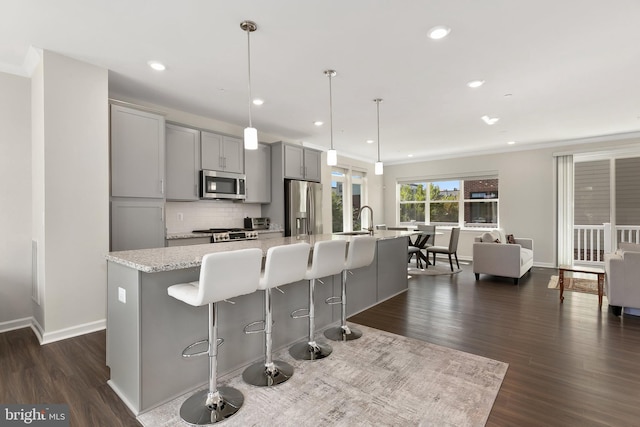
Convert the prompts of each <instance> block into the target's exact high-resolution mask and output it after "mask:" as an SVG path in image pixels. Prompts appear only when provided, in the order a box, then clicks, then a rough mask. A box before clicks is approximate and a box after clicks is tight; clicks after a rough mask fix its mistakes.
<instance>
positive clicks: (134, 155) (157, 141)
mask: <svg viewBox="0 0 640 427" xmlns="http://www.w3.org/2000/svg"><path fill="white" fill-rule="evenodd" d="M164 131H165V123H164V117H163V116H161V115H159V114H154V113H149V112H146V111H140V110H136V109H133V108H128V107H123V106H120V105H111V195H112V196H114V197H145V198H164V186H165V181H164V180H165V176H164V172H165V170H164V166H165V164H164V161H165V138H164V137H165V135H164Z"/></svg>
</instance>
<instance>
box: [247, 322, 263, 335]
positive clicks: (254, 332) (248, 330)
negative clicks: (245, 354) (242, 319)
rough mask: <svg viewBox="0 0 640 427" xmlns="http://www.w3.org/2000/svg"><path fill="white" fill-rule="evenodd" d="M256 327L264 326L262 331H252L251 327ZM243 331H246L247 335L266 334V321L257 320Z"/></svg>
mask: <svg viewBox="0 0 640 427" xmlns="http://www.w3.org/2000/svg"><path fill="white" fill-rule="evenodd" d="M255 325H262V327H261V328H260V329H250V328H251V327H253V326H255ZM243 331H244V333H245V334H259V333H261V332H264V331H265V323H264V320H257V321H255V322H251V323H249V324H247V325H245V327H244V329H243Z"/></svg>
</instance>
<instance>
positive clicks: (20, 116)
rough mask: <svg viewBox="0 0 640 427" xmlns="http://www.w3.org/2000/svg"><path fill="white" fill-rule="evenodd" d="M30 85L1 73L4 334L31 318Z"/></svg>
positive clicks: (0, 319)
mask: <svg viewBox="0 0 640 427" xmlns="http://www.w3.org/2000/svg"><path fill="white" fill-rule="evenodd" d="M30 84H31V83H30V81H29V79H28V78H25V77H18V76H13V75H9V74H4V73H0V93H1V94H2V96H0V236H2V239H0V331H1V330H4V329H12V328H14V327H22V326H25V324H26V323H28V320H23V321H19V320H20V319H27V318H30V317H31V302H30V296H31V129H30V126H31V124H30V123H31V119H30V117H31V111H30V108H31V102H30Z"/></svg>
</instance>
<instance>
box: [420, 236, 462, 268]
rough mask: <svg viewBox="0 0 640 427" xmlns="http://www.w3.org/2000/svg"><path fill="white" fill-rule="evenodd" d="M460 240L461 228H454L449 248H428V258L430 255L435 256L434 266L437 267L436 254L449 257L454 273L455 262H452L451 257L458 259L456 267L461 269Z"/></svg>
mask: <svg viewBox="0 0 640 427" xmlns="http://www.w3.org/2000/svg"><path fill="white" fill-rule="evenodd" d="M459 238H460V227H454V228H452V229H451V237H450V238H449V246H431V247H428V248H427V257H428V256H429V253H432V254H433V265H436V254H447V255H449V266H450V267H451V271H453V262H452V261H451V255H452V254H453V255H454V256H455V257H456V265H457V266H458V269H459V268H460V263H458V239H459Z"/></svg>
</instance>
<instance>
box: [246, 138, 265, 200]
mask: <svg viewBox="0 0 640 427" xmlns="http://www.w3.org/2000/svg"><path fill="white" fill-rule="evenodd" d="M244 162H245V170H246V176H247V181H246V191H247V198H246V200H245V202H246V203H271V146H269V145H267V144H258V149H257V150H247V152H246V153H245V157H244Z"/></svg>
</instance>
